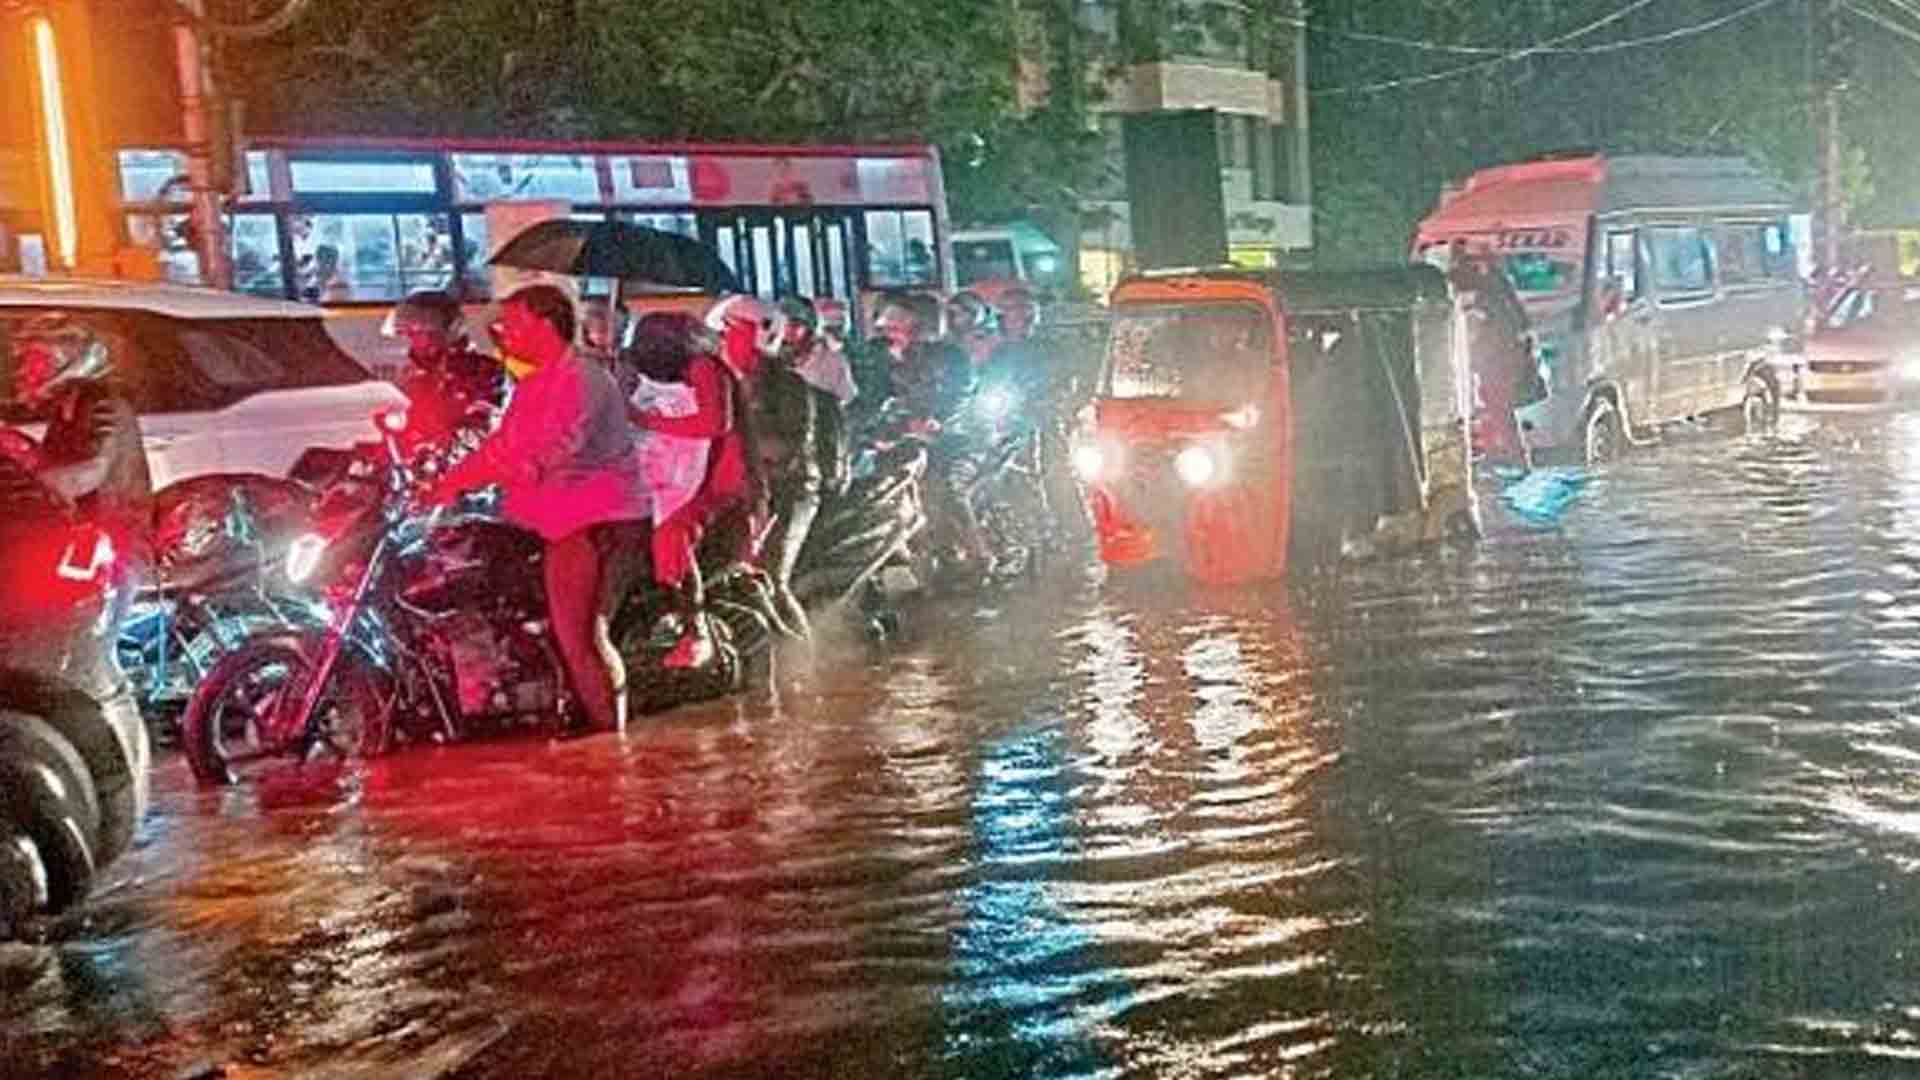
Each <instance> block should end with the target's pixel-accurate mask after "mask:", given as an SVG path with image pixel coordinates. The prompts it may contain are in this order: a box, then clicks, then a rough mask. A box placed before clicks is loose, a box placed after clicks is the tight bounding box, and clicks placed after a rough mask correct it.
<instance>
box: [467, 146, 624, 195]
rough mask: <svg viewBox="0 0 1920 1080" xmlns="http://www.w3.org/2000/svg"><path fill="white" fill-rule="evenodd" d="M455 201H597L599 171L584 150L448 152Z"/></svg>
mask: <svg viewBox="0 0 1920 1080" xmlns="http://www.w3.org/2000/svg"><path fill="white" fill-rule="evenodd" d="M449 156H450V157H451V158H452V162H453V197H454V200H455V201H456V202H475V203H477V202H502V201H527V200H541V199H563V200H565V201H567V202H574V203H597V202H599V201H600V171H599V169H597V168H596V167H595V166H594V159H593V157H592V156H591V155H587V154H452V155H449Z"/></svg>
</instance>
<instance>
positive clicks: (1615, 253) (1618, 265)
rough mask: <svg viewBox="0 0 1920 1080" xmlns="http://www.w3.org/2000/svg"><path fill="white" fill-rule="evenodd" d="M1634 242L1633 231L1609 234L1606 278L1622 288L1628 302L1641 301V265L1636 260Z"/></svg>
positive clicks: (1621, 293)
mask: <svg viewBox="0 0 1920 1080" xmlns="http://www.w3.org/2000/svg"><path fill="white" fill-rule="evenodd" d="M1633 241H1634V235H1633V230H1632V229H1621V230H1618V231H1615V232H1610V233H1608V234H1607V267H1606V278H1607V280H1608V281H1610V282H1612V283H1613V284H1615V285H1617V286H1619V287H1620V295H1621V297H1622V298H1624V299H1627V300H1638V299H1640V264H1639V263H1638V262H1637V261H1636V260H1635V258H1634V256H1635V254H1636V252H1635V250H1634V248H1635V244H1634V242H1633Z"/></svg>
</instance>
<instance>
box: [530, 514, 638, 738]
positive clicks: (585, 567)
mask: <svg viewBox="0 0 1920 1080" xmlns="http://www.w3.org/2000/svg"><path fill="white" fill-rule="evenodd" d="M545 564H546V566H545V570H546V585H547V613H548V616H549V618H550V619H551V621H552V623H553V640H554V644H555V645H556V646H558V648H559V650H560V659H561V660H562V661H563V662H564V663H565V664H566V666H567V674H568V675H569V677H570V678H571V679H572V682H573V692H574V694H575V695H576V696H577V697H579V699H580V707H581V708H582V709H583V710H585V712H586V714H587V726H588V729H589V730H592V731H600V732H611V731H619V730H621V728H622V720H623V719H624V716H625V710H624V709H622V708H621V707H620V700H619V699H620V697H621V695H620V694H619V693H618V687H619V686H620V685H621V684H622V683H623V682H624V675H625V672H624V668H616V667H612V666H610V665H609V663H608V658H609V656H610V655H611V653H612V651H613V646H612V644H611V642H607V643H606V644H605V647H604V649H603V647H602V641H603V640H604V639H605V638H606V636H607V635H606V628H605V619H604V617H603V616H602V614H601V596H602V594H603V592H604V591H605V589H604V585H605V582H604V578H603V575H604V571H605V568H604V567H603V565H602V558H601V552H600V548H599V546H598V545H597V544H596V543H595V542H594V530H593V529H591V528H586V529H580V530H579V531H577V532H574V533H573V534H571V535H569V536H566V537H563V538H562V539H559V540H550V541H548V542H547V551H546V560H545ZM613 661H614V664H615V665H617V664H618V663H619V659H618V657H617V656H616V657H613Z"/></svg>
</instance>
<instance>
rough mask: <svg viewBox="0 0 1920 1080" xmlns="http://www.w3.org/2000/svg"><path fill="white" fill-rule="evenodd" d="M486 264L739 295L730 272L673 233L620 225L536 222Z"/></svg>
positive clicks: (705, 248) (695, 243)
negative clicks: (736, 293)
mask: <svg viewBox="0 0 1920 1080" xmlns="http://www.w3.org/2000/svg"><path fill="white" fill-rule="evenodd" d="M488 261H489V262H491V263H492V264H493V265H495V266H512V267H517V268H519V269H522V270H545V271H547V272H549V273H555V274H567V275H571V276H574V277H609V278H619V279H621V280H622V281H623V282H626V283H628V284H629V285H634V286H639V287H642V288H644V287H646V286H659V287H666V288H675V289H699V290H701V291H702V292H712V293H729V292H739V291H740V284H739V282H738V281H737V280H736V279H735V278H734V276H733V271H732V270H729V269H727V264H726V263H724V262H721V261H720V256H719V254H718V253H717V252H715V251H714V250H713V249H712V248H710V247H708V246H707V245H705V244H703V243H701V242H700V241H698V240H695V239H693V238H692V237H687V236H681V235H680V234H679V233H670V232H667V231H665V230H662V229H651V228H648V227H647V226H645V225H631V224H628V223H627V222H624V221H574V220H572V219H570V218H554V219H552V220H549V221H542V222H539V223H537V224H534V225H530V226H528V227H527V228H526V229H525V230H524V231H522V232H521V233H520V234H519V235H518V236H515V237H514V238H513V239H512V240H509V241H507V244H506V246H505V247H503V248H501V249H500V251H499V252H498V253H497V254H495V255H494V257H493V258H492V259H490V260H488Z"/></svg>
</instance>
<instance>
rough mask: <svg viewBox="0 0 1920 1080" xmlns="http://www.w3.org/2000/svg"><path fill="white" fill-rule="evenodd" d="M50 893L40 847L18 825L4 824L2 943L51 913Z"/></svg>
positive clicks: (0, 844) (0, 841)
mask: <svg viewBox="0 0 1920 1080" xmlns="http://www.w3.org/2000/svg"><path fill="white" fill-rule="evenodd" d="M48 892H49V888H48V883H47V864H46V862H45V861H44V860H42V859H41V858H40V845H38V844H36V843H34V842H33V837H31V836H28V835H27V834H26V832H24V831H23V830H22V829H21V827H20V826H19V825H18V824H15V823H11V822H9V823H0V941H10V940H12V939H13V938H16V937H18V936H20V931H21V928H22V927H23V926H24V925H25V924H26V922H27V920H29V919H31V918H33V917H34V916H35V915H38V914H40V913H41V912H43V911H45V910H47V898H48Z"/></svg>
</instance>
